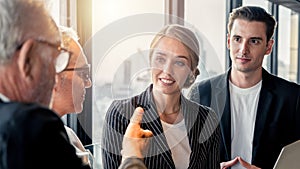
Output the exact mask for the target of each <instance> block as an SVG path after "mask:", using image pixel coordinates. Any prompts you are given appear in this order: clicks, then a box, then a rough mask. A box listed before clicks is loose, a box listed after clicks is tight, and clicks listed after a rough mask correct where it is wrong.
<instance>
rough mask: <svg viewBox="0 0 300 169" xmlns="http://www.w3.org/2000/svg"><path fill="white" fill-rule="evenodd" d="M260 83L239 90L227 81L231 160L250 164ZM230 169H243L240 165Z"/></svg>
mask: <svg viewBox="0 0 300 169" xmlns="http://www.w3.org/2000/svg"><path fill="white" fill-rule="evenodd" d="M261 85H262V81H260V82H259V83H257V84H256V85H255V86H252V87H250V88H239V87H237V86H235V85H234V84H232V83H231V82H230V81H229V91H230V106H231V107H230V108H231V159H234V158H235V157H236V156H240V157H242V158H243V159H244V160H245V161H247V162H248V163H250V164H251V159H252V145H253V135H254V127H255V120H256V112H257V105H258V100H259V94H260V90H261ZM231 168H232V169H244V168H243V167H242V166H241V165H240V164H238V165H235V166H233V167H231Z"/></svg>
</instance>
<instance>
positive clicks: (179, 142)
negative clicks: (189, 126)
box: [161, 119, 191, 169]
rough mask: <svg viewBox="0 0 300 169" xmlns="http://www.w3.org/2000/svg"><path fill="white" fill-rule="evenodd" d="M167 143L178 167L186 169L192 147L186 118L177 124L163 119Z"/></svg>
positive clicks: (177, 168)
mask: <svg viewBox="0 0 300 169" xmlns="http://www.w3.org/2000/svg"><path fill="white" fill-rule="evenodd" d="M161 123H162V127H163V130H164V134H165V136H166V139H167V143H168V145H169V148H170V149H171V152H172V158H173V161H174V163H175V167H176V169H186V168H188V166H189V163H190V154H191V147H190V144H189V140H188V136H187V130H186V126H185V123H184V119H183V120H182V121H181V122H179V123H177V124H169V123H166V122H164V121H162V120H161Z"/></svg>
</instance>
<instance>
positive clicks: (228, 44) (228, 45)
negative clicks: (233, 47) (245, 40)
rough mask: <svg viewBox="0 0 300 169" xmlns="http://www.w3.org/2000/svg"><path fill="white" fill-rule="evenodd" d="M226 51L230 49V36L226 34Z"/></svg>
mask: <svg viewBox="0 0 300 169" xmlns="http://www.w3.org/2000/svg"><path fill="white" fill-rule="evenodd" d="M227 49H230V34H229V33H227Z"/></svg>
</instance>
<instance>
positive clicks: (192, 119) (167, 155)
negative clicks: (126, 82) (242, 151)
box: [102, 85, 220, 169]
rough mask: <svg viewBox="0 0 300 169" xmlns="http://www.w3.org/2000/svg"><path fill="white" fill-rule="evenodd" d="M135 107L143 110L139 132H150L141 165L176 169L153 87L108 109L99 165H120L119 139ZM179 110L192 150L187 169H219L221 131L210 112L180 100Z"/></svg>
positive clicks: (111, 167) (109, 168)
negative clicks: (145, 130) (155, 101)
mask: <svg viewBox="0 0 300 169" xmlns="http://www.w3.org/2000/svg"><path fill="white" fill-rule="evenodd" d="M137 106H141V107H143V108H144V110H145V113H144V116H143V122H142V124H141V125H142V128H143V129H149V130H151V131H152V132H153V134H154V137H152V139H150V142H149V144H150V145H149V150H148V152H147V155H146V156H145V159H144V162H145V165H146V166H147V168H148V169H158V168H159V169H175V165H174V162H173V160H172V156H171V151H170V149H169V147H168V144H167V141H166V138H165V136H164V134H163V128H162V125H161V122H160V119H159V115H158V113H157V111H156V106H155V104H154V101H153V97H152V85H151V86H150V87H149V88H148V89H147V90H146V91H145V92H143V93H142V94H140V95H138V96H135V97H132V98H130V99H125V100H117V101H114V102H113V103H112V104H111V106H110V108H109V109H108V111H107V113H106V117H105V124H104V128H103V136H102V162H103V168H105V169H117V168H118V166H119V165H120V163H121V155H120V152H121V148H122V139H123V135H124V133H125V130H126V127H127V125H128V124H129V119H130V117H131V115H132V114H133V111H134V109H135V108H136V107H137ZM181 110H182V112H183V115H184V120H185V124H186V128H187V132H188V138H189V143H190V146H191V150H192V152H191V155H190V164H189V168H193V169H194V168H196V169H197V168H201V169H215V168H220V152H219V149H220V129H219V126H218V119H217V118H216V115H215V113H214V112H213V111H211V109H209V108H207V107H204V106H200V105H199V104H197V103H194V102H191V101H189V100H187V99H186V98H185V97H184V96H182V97H181Z"/></svg>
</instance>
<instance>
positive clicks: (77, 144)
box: [65, 126, 90, 165]
mask: <svg viewBox="0 0 300 169" xmlns="http://www.w3.org/2000/svg"><path fill="white" fill-rule="evenodd" d="M65 129H66V131H67V134H68V137H69V140H70V143H71V144H72V145H73V147H74V148H75V149H76V154H77V156H78V157H80V158H81V159H82V162H83V163H84V164H89V165H90V161H89V156H90V154H89V151H88V150H86V149H85V148H84V146H83V145H82V143H81V141H80V139H79V138H78V137H77V135H76V134H75V132H74V131H73V130H72V129H71V128H69V127H68V126H65Z"/></svg>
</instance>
